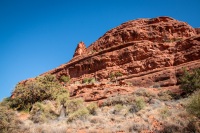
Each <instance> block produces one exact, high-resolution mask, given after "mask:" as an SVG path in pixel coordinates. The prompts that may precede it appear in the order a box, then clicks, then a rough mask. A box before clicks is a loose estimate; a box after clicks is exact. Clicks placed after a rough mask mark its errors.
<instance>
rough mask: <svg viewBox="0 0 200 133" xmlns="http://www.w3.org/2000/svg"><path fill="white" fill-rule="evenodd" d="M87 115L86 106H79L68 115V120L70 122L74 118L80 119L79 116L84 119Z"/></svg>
mask: <svg viewBox="0 0 200 133" xmlns="http://www.w3.org/2000/svg"><path fill="white" fill-rule="evenodd" d="M88 115H89V111H88V110H87V108H85V107H83V108H80V109H78V110H76V111H75V112H73V113H71V114H70V115H69V117H68V122H72V121H74V120H76V119H80V118H82V119H84V118H86V117H87V116H88Z"/></svg>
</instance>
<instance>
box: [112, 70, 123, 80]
mask: <svg viewBox="0 0 200 133" xmlns="http://www.w3.org/2000/svg"><path fill="white" fill-rule="evenodd" d="M121 76H123V74H122V73H121V72H111V73H110V75H109V78H110V79H111V81H112V80H115V79H116V78H117V77H121Z"/></svg>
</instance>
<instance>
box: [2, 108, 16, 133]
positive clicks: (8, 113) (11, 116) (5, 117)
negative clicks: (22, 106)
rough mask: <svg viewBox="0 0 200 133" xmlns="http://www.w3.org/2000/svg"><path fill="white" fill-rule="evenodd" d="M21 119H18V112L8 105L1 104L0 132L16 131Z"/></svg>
mask: <svg viewBox="0 0 200 133" xmlns="http://www.w3.org/2000/svg"><path fill="white" fill-rule="evenodd" d="M19 124H20V123H19V121H18V120H16V114H15V112H14V111H13V110H12V109H9V108H8V107H6V106H2V105H1V106H0V132H1V133H8V132H12V133H13V132H16V129H18V128H19V127H18V126H19Z"/></svg>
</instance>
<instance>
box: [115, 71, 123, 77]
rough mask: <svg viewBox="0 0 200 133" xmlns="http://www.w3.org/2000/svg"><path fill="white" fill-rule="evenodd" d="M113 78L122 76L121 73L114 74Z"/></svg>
mask: <svg viewBox="0 0 200 133" xmlns="http://www.w3.org/2000/svg"><path fill="white" fill-rule="evenodd" d="M115 76H116V77H121V76H123V74H122V73H121V72H116V73H115Z"/></svg>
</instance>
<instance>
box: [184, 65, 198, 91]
mask: <svg viewBox="0 0 200 133" xmlns="http://www.w3.org/2000/svg"><path fill="white" fill-rule="evenodd" d="M180 84H181V85H180V88H181V89H182V90H183V91H185V92H186V93H187V94H191V93H192V92H194V91H195V90H200V69H196V70H194V71H193V72H191V73H189V72H187V71H186V70H184V74H183V75H182V76H181V78H180Z"/></svg>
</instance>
